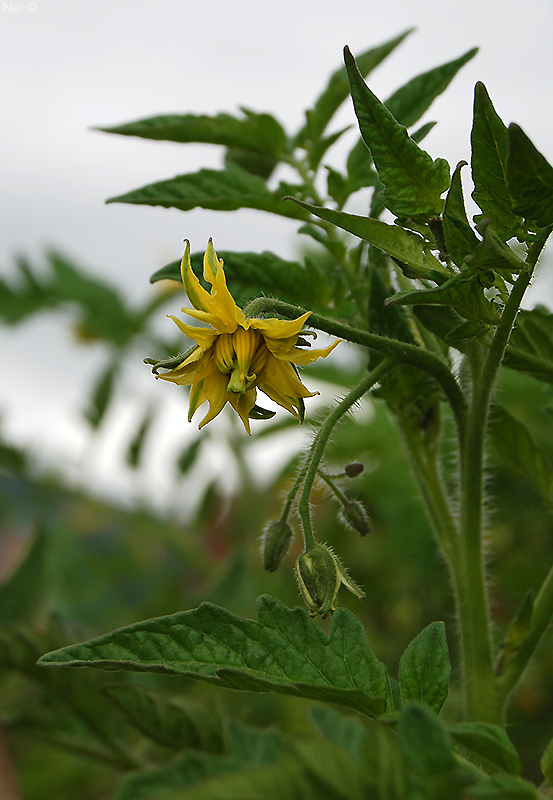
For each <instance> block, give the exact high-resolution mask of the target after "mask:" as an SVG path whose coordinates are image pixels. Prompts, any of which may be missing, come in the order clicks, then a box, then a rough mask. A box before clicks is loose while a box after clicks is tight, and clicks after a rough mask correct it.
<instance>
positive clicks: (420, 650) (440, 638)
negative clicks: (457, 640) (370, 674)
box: [399, 622, 451, 713]
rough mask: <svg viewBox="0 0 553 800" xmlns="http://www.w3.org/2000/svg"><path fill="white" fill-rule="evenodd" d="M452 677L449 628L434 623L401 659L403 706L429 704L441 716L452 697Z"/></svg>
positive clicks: (414, 640) (417, 637)
mask: <svg viewBox="0 0 553 800" xmlns="http://www.w3.org/2000/svg"><path fill="white" fill-rule="evenodd" d="M450 673H451V666H450V663H449V652H448V649H447V640H446V637H445V625H444V623H443V622H432V623H431V624H430V625H428V626H427V627H426V628H425V629H424V630H423V631H421V632H420V633H419V634H418V636H416V637H415V638H414V639H413V641H412V642H411V644H410V645H409V646H408V647H407V649H406V651H405V652H404V654H403V655H402V656H401V660H400V662H399V682H400V687H401V699H402V701H403V703H404V704H406V703H408V702H411V701H415V702H419V703H427V704H428V705H429V706H430V707H431V708H433V709H434V710H435V711H436V713H438V712H439V711H440V709H441V707H442V706H443V704H444V702H445V699H446V697H447V694H448V686H449V676H450Z"/></svg>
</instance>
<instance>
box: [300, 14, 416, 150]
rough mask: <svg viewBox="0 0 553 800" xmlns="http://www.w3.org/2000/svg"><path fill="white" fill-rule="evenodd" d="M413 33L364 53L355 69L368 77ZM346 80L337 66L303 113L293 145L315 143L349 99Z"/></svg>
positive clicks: (345, 76) (395, 38)
mask: <svg viewBox="0 0 553 800" xmlns="http://www.w3.org/2000/svg"><path fill="white" fill-rule="evenodd" d="M412 31H413V28H410V29H409V30H407V31H405V32H404V33H401V34H400V35H399V36H395V37H394V38H393V39H390V40H389V41H387V42H384V44H381V45H379V46H378V47H372V48H371V49H370V50H366V51H365V52H364V53H362V54H361V55H360V56H359V57H358V59H357V65H358V69H359V70H360V72H361V74H362V75H364V76H367V75H368V74H369V73H370V72H372V70H373V69H374V68H375V67H377V66H378V65H379V64H380V63H381V61H383V60H384V59H385V58H386V57H387V56H388V55H390V53H391V52H392V51H393V50H395V48H396V47H397V46H398V45H399V44H401V42H402V41H403V40H404V39H405V37H406V36H408V35H409V34H410V33H411V32H412ZM348 91H349V87H348V79H347V75H346V71H345V69H344V67H340V68H339V69H338V70H336V72H334V73H333V74H332V76H331V77H330V80H329V82H328V84H327V86H326V87H325V89H324V91H323V93H322V94H321V95H320V97H319V98H318V99H317V101H316V102H315V105H314V107H313V108H312V109H310V110H308V111H307V112H306V116H307V123H306V124H305V125H304V127H303V128H302V129H301V131H300V132H299V133H298V135H297V136H296V144H297V145H298V146H300V147H302V146H303V145H304V144H305V142H306V140H309V141H311V142H314V141H315V140H316V139H318V138H319V137H320V136H321V134H322V133H323V131H324V129H325V128H326V126H327V125H328V123H329V122H330V120H331V119H332V117H333V116H334V114H335V112H336V111H337V110H338V108H339V107H340V106H341V105H342V103H343V102H344V100H345V99H346V97H347V96H348Z"/></svg>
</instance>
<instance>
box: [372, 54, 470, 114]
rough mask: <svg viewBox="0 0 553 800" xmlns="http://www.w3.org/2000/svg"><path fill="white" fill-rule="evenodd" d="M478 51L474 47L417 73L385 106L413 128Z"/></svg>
mask: <svg viewBox="0 0 553 800" xmlns="http://www.w3.org/2000/svg"><path fill="white" fill-rule="evenodd" d="M477 52H478V48H477V47H473V49H472V50H468V51H467V52H466V53H464V54H463V55H462V56H459V58H456V59H454V60H453V61H448V62H447V63H446V64H440V66H439V67H434V68H433V69H431V70H428V72H423V73H422V74H421V75H417V76H415V77H414V78H412V79H411V80H410V81H409V82H408V83H406V84H405V85H404V86H401V87H400V88H399V89H397V91H395V92H394V93H393V94H392V95H391V96H390V97H389V98H388V99H387V100H386V102H385V105H386V107H387V108H388V110H389V111H390V112H391V113H392V114H393V116H394V117H395V118H396V120H397V121H398V122H400V123H401V124H402V125H405V126H406V127H407V128H410V127H411V125H414V124H415V122H417V121H418V120H419V119H420V118H421V117H422V115H423V114H424V112H425V111H426V110H427V109H428V108H430V106H431V105H432V103H433V102H434V100H435V99H436V97H438V95H440V94H441V93H442V92H443V91H444V90H445V89H447V87H448V86H449V84H450V83H451V81H452V80H453V78H454V77H455V75H456V74H457V73H458V72H459V70H460V69H461V67H464V65H465V64H466V63H467V62H468V61H470V60H471V58H474V56H475V55H476V53H477Z"/></svg>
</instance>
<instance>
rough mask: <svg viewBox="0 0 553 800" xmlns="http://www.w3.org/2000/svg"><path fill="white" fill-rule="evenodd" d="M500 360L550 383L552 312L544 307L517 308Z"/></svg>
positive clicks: (552, 345) (552, 348)
mask: <svg viewBox="0 0 553 800" xmlns="http://www.w3.org/2000/svg"><path fill="white" fill-rule="evenodd" d="M503 363H504V364H505V366H507V367H511V369H516V370H519V371H520V372H525V373H526V374H527V375H531V376H532V377H533V378H537V379H538V380H539V381H544V382H545V383H550V384H553V314H552V313H551V312H550V311H549V310H548V309H547V308H545V307H544V306H536V308H533V309H532V310H531V311H526V310H525V309H522V310H521V311H519V313H518V316H517V320H516V323H515V327H514V328H513V332H512V334H511V338H510V340H509V344H508V346H507V350H506V352H505V357H504V359H503Z"/></svg>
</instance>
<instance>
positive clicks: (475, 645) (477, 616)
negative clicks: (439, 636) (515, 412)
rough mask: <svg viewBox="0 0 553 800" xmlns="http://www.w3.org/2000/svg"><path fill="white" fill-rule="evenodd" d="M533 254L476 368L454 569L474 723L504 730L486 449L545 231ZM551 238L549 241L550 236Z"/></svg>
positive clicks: (468, 701)
mask: <svg viewBox="0 0 553 800" xmlns="http://www.w3.org/2000/svg"><path fill="white" fill-rule="evenodd" d="M543 233H544V236H542V237H541V238H540V239H539V241H536V243H535V244H533V245H532V246H531V247H530V249H529V253H528V258H527V264H528V271H525V272H522V273H521V274H520V275H519V277H518V278H517V280H516V282H515V284H514V286H513V289H512V291H511V294H510V295H509V298H508V300H507V303H506V305H505V309H504V311H503V314H502V315H501V319H500V321H499V324H498V326H497V330H496V333H495V336H494V338H493V340H492V343H491V346H490V349H489V351H488V354H487V357H486V359H485V361H484V364H483V365H482V366H481V368H480V365H478V367H476V369H477V371H479V373H480V374H479V377H478V381H477V382H476V383H475V384H474V385H473V392H472V398H471V403H470V407H469V411H468V414H467V418H466V428H465V438H464V443H463V447H462V450H461V507H460V530H461V541H462V548H463V551H462V559H461V560H460V561H459V562H457V563H456V564H455V565H454V572H455V583H456V588H457V593H458V601H459V623H460V630H461V639H462V652H463V666H464V683H465V706H466V717H467V719H468V720H482V721H487V722H494V723H497V724H502V721H503V709H502V707H501V703H500V698H499V694H498V692H497V686H496V679H495V675H494V659H493V650H492V637H491V629H490V611H489V603H488V597H487V590H486V575H485V568H484V558H483V546H482V516H483V514H482V505H483V471H484V470H483V464H484V443H485V434H486V427H487V422H488V415H489V409H490V402H491V397H492V390H493V386H494V384H495V380H496V377H497V372H498V369H499V367H500V365H501V361H502V360H503V355H504V353H505V349H506V347H507V344H508V342H509V337H510V335H511V331H512V329H513V325H514V323H515V319H516V315H517V313H518V309H519V307H520V304H521V302H522V298H523V296H524V293H525V291H526V289H527V288H528V285H529V283H530V280H531V278H532V273H533V269H534V267H535V265H536V263H537V260H538V257H539V254H540V252H541V250H542V249H543V246H544V244H545V241H546V239H547V236H548V235H549V233H550V229H548V230H547V233H546V232H545V231H544V232H543ZM545 233H546V235H545Z"/></svg>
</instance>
